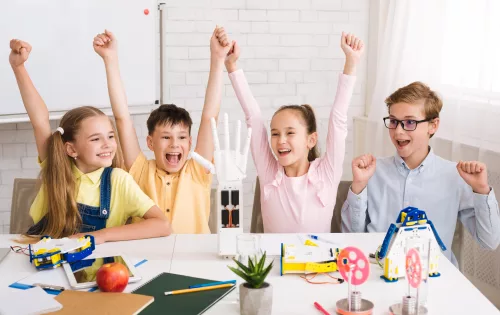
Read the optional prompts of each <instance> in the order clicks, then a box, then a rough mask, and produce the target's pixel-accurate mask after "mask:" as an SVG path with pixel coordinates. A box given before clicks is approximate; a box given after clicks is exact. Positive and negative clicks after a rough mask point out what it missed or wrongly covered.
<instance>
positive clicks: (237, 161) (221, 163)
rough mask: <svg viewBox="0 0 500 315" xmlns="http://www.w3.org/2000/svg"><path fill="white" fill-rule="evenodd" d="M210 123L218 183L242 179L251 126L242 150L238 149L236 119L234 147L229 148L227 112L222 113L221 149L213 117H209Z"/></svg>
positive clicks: (238, 136)
mask: <svg viewBox="0 0 500 315" xmlns="http://www.w3.org/2000/svg"><path fill="white" fill-rule="evenodd" d="M211 124H212V135H213V139H214V147H215V151H214V160H215V171H216V173H217V179H218V181H219V183H222V182H231V181H241V180H243V179H244V178H245V177H246V171H247V160H248V151H249V148H250V138H251V135H252V128H248V132H247V137H246V141H245V145H244V147H243V151H240V149H241V148H240V141H241V121H239V120H238V121H237V122H236V133H235V137H236V141H235V148H234V150H231V148H230V144H229V143H230V141H229V118H228V115H227V114H224V150H221V148H220V143H219V137H218V135H217V125H216V123H215V119H214V118H212V119H211Z"/></svg>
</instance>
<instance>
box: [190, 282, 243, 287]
mask: <svg viewBox="0 0 500 315" xmlns="http://www.w3.org/2000/svg"><path fill="white" fill-rule="evenodd" d="M221 284H236V280H229V281H218V282H210V283H202V284H194V285H190V286H189V288H190V289H194V288H203V287H211V286H214V285H221Z"/></svg>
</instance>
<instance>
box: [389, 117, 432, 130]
mask: <svg viewBox="0 0 500 315" xmlns="http://www.w3.org/2000/svg"><path fill="white" fill-rule="evenodd" d="M433 119H434V118H429V119H424V120H414V119H405V120H398V119H396V118H391V117H385V118H383V120H384V124H385V126H386V127H387V128H389V129H396V128H398V125H401V127H402V128H403V130H406V131H413V130H415V129H417V126H418V124H420V123H423V122H427V121H431V120H433Z"/></svg>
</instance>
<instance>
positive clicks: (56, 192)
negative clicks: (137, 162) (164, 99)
mask: <svg viewBox="0 0 500 315" xmlns="http://www.w3.org/2000/svg"><path fill="white" fill-rule="evenodd" d="M96 116H106V115H105V114H104V113H103V112H102V111H100V110H99V109H97V108H95V107H91V106H83V107H78V108H75V109H72V110H70V111H68V112H67V113H66V114H65V115H64V116H63V117H62V119H61V123H60V124H59V126H60V127H61V128H62V129H63V130H64V133H63V134H61V133H60V132H59V131H56V132H54V133H53V134H52V135H51V136H50V138H49V139H48V141H47V159H46V161H45V163H46V164H45V165H44V167H43V168H42V170H41V172H40V177H41V181H42V189H45V190H46V193H47V204H46V205H45V207H46V209H47V213H46V215H45V216H46V219H47V220H46V222H47V224H46V225H45V226H44V227H43V229H42V233H41V235H49V236H51V237H53V238H61V237H66V236H70V235H73V234H75V233H78V231H79V230H80V227H81V224H82V218H81V216H80V213H79V212H78V207H77V203H76V196H77V189H78V187H76V181H75V177H74V175H73V170H72V166H73V163H74V162H73V159H72V158H71V157H69V156H68V154H67V153H66V148H65V143H66V142H70V141H75V135H76V134H77V133H78V131H79V130H80V127H81V124H82V122H83V121H84V120H85V119H87V118H90V117H96ZM110 122H111V126H112V127H113V130H114V132H115V139H116V142H117V150H116V153H115V156H114V158H113V162H112V165H111V166H112V167H120V168H121V167H123V155H122V151H121V149H120V143H119V140H118V133H117V132H116V128H115V125H114V124H113V122H112V121H111V119H110Z"/></svg>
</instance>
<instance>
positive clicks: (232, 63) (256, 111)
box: [225, 42, 278, 184]
mask: <svg viewBox="0 0 500 315" xmlns="http://www.w3.org/2000/svg"><path fill="white" fill-rule="evenodd" d="M233 46H234V48H233V50H232V51H231V52H230V54H229V55H228V57H227V58H226V61H225V64H226V69H227V72H228V73H229V78H230V79H231V84H232V85H233V89H234V92H235V93H236V97H237V98H238V101H239V102H240V105H241V108H242V109H243V112H244V113H245V119H246V123H247V128H252V138H251V140H250V149H251V151H252V157H253V160H254V163H255V167H256V169H257V174H258V175H259V178H260V183H261V184H265V183H266V182H267V181H268V180H270V179H271V178H273V177H274V176H275V175H276V171H277V168H278V162H277V161H276V159H275V158H274V155H273V153H272V151H271V148H270V147H269V138H268V136H267V129H266V126H265V124H264V119H263V118H262V113H261V111H260V108H259V104H257V101H256V100H255V98H254V97H253V95H252V91H251V90H250V86H249V85H248V82H247V80H246V78H245V74H244V73H243V70H241V69H238V65H237V61H238V58H239V56H240V48H239V46H238V44H237V43H236V42H235V43H234V45H233Z"/></svg>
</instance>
